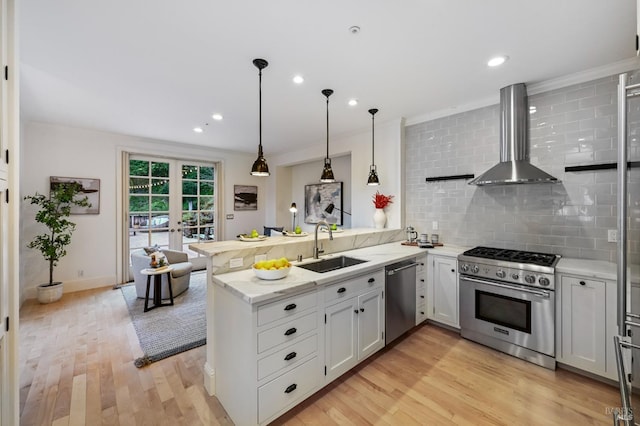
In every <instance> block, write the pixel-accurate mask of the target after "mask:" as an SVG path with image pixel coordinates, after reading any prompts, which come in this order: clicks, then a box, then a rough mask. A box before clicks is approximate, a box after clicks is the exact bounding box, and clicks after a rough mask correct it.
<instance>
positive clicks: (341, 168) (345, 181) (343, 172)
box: [284, 155, 351, 232]
mask: <svg viewBox="0 0 640 426" xmlns="http://www.w3.org/2000/svg"><path fill="white" fill-rule="evenodd" d="M323 167H324V160H316V161H311V162H309V163H304V164H298V165H295V166H292V167H291V191H290V195H289V197H290V199H291V202H295V203H296V206H297V207H298V214H297V217H296V223H297V224H298V225H300V228H302V230H303V231H306V232H311V231H313V230H314V228H315V225H310V224H306V223H304V217H305V204H304V203H305V199H304V189H305V185H309V184H317V183H320V182H319V178H320V174H321V173H322V169H323ZM331 169H332V170H333V175H334V176H335V178H336V181H337V182H342V208H343V210H344V211H347V212H349V213H351V156H350V155H343V156H341V157H333V158H332V159H331ZM288 219H289V221H288V222H285V223H284V225H285V227H286V228H290V227H291V219H292V217H291V213H289V218H288ZM342 224H343V226H344V227H345V228H351V216H349V215H348V214H346V213H345V214H343V215H342Z"/></svg>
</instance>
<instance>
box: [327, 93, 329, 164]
mask: <svg viewBox="0 0 640 426" xmlns="http://www.w3.org/2000/svg"><path fill="white" fill-rule="evenodd" d="M327 159H329V96H327Z"/></svg>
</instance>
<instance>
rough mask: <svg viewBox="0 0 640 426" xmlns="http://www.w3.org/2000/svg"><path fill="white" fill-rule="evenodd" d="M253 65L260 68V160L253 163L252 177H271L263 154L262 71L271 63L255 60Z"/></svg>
mask: <svg viewBox="0 0 640 426" xmlns="http://www.w3.org/2000/svg"><path fill="white" fill-rule="evenodd" d="M253 65H255V66H256V68H258V105H259V106H258V111H259V112H258V114H259V115H258V128H259V143H258V158H257V159H256V161H254V162H253V167H251V175H253V176H269V166H268V165H267V160H265V158H264V155H263V154H262V69H263V68H266V67H267V65H269V63H268V62H267V61H265V60H264V59H254V60H253Z"/></svg>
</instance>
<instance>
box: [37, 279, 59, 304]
mask: <svg viewBox="0 0 640 426" xmlns="http://www.w3.org/2000/svg"><path fill="white" fill-rule="evenodd" d="M61 298H62V282H55V283H53V284H52V285H49V284H40V285H39V286H38V302H40V303H52V302H57V301H58V300H60V299H61Z"/></svg>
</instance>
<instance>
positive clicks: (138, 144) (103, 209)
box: [20, 123, 267, 300]
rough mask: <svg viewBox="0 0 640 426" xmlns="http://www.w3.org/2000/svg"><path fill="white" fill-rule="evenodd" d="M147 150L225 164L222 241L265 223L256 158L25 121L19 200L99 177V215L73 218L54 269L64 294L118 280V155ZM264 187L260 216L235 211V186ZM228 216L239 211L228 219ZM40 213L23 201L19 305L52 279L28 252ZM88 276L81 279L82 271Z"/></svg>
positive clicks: (37, 257)
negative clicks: (54, 185) (69, 180)
mask: <svg viewBox="0 0 640 426" xmlns="http://www.w3.org/2000/svg"><path fill="white" fill-rule="evenodd" d="M122 150H124V151H128V152H133V153H145V154H152V155H158V156H165V157H172V158H181V159H192V160H199V161H210V162H220V168H221V174H220V175H219V184H221V188H220V189H222V193H223V194H224V198H223V200H221V203H222V205H221V206H220V213H221V215H220V217H221V223H219V224H218V230H219V231H221V233H220V234H219V235H218V238H219V239H228V238H234V237H235V235H237V234H238V233H241V232H247V230H250V229H252V228H259V227H261V226H262V224H263V223H264V217H265V214H264V212H265V207H266V199H267V197H266V193H265V186H266V184H265V179H264V178H257V177H253V176H250V175H249V171H250V169H251V164H252V163H253V161H254V160H255V158H254V157H255V156H254V155H249V154H242V153H233V152H228V151H221V150H215V149H208V148H206V147H202V146H193V145H185V144H178V143H172V142H166V141H157V140H150V139H143V138H138V137H135V136H125V135H118V134H113V133H107V132H99V131H94V130H87V129H81V128H73V127H67V126H60V125H52V124H43V123H23V133H22V161H21V189H20V197H21V198H23V197H24V196H25V195H31V194H34V193H35V192H36V191H38V192H40V193H45V194H46V193H48V185H49V177H50V176H68V177H85V178H96V179H100V214H98V215H74V216H72V220H73V221H74V222H75V223H76V224H77V228H76V231H75V232H74V234H73V237H72V243H71V245H70V246H69V247H68V249H67V256H65V257H64V258H63V259H62V260H61V261H60V263H59V265H58V267H57V268H56V270H55V271H54V279H55V280H57V281H63V282H65V291H69V290H71V291H75V290H82V289H88V288H94V287H100V286H109V285H113V284H116V283H117V280H118V278H117V277H118V273H117V253H118V247H117V237H116V236H117V235H119V232H120V230H119V229H117V224H116V223H117V220H118V214H119V212H118V211H117V208H116V202H117V200H118V197H120V196H121V189H120V188H118V187H117V184H116V181H117V176H118V170H119V167H120V166H119V162H120V158H119V152H120V151H122ZM234 184H245V185H257V186H258V210H257V211H249V212H247V211H242V212H234V211H233V185H234ZM226 214H234V219H233V220H226V219H225V215H226ZM34 217H35V209H34V208H33V206H31V205H30V204H29V203H28V202H25V201H23V202H22V207H21V219H22V220H21V224H20V227H21V229H20V240H21V241H22V242H23V243H22V245H21V247H20V258H21V260H20V286H21V300H24V299H25V298H31V297H34V295H35V292H34V291H35V287H36V286H37V285H38V284H41V283H44V282H47V281H48V264H47V263H46V262H45V261H44V259H43V258H42V256H41V254H40V252H38V251H37V250H32V249H29V248H27V247H26V244H27V242H28V241H31V240H32V239H33V236H34V235H36V234H38V233H40V232H42V228H41V225H40V224H38V223H36V222H35V220H34ZM79 270H82V271H83V277H82V278H79V277H78V271H79Z"/></svg>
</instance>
